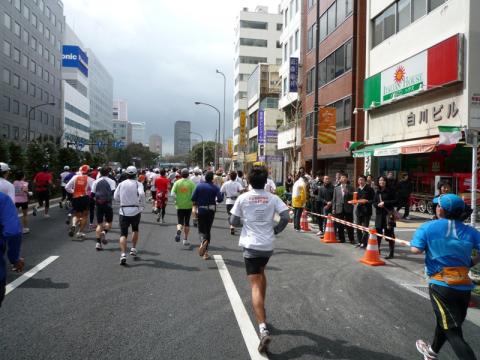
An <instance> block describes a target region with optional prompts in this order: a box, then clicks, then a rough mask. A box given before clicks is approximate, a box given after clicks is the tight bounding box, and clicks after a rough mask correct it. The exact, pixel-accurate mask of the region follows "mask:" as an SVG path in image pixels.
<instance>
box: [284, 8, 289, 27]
mask: <svg viewBox="0 0 480 360" xmlns="http://www.w3.org/2000/svg"><path fill="white" fill-rule="evenodd" d="M284 15H285V17H284V20H283V23H284V24H285V27H287V25H288V9H285V14H284Z"/></svg>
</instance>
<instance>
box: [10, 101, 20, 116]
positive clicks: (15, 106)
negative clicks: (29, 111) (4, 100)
mask: <svg viewBox="0 0 480 360" xmlns="http://www.w3.org/2000/svg"><path fill="white" fill-rule="evenodd" d="M12 112H13V113H14V114H15V115H19V114H20V103H19V102H18V100H13V101H12Z"/></svg>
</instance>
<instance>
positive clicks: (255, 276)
mask: <svg viewBox="0 0 480 360" xmlns="http://www.w3.org/2000/svg"><path fill="white" fill-rule="evenodd" d="M267 177H268V171H267V169H266V168H265V167H264V166H254V167H253V168H252V170H251V171H250V173H249V176H248V181H249V182H250V185H251V186H252V188H253V189H252V191H249V192H247V193H245V194H242V195H240V196H239V198H238V199H237V201H236V202H235V205H234V206H233V209H232V216H231V217H230V224H232V225H235V226H240V224H241V219H243V228H242V234H241V235H240V241H239V245H240V246H241V247H243V257H244V259H245V267H246V270H247V275H248V280H249V281H250V286H251V290H252V304H253V309H254V312H255V317H256V319H257V322H258V324H259V330H260V344H259V345H258V351H259V352H261V353H264V352H266V351H267V350H268V345H269V344H270V342H271V340H272V339H271V336H270V333H269V331H268V329H267V324H266V314H265V293H266V290H267V279H266V276H265V266H266V265H267V263H268V260H269V259H270V256H272V254H273V249H274V245H273V243H274V241H275V235H276V234H278V233H280V232H281V231H283V229H285V227H286V226H287V224H288V218H289V216H288V207H287V205H285V204H284V203H283V201H282V200H281V199H280V198H279V197H278V196H276V195H273V194H271V193H269V192H267V191H265V190H264V188H265V184H266V183H267ZM276 213H277V214H279V215H280V222H279V223H278V224H276V223H275V221H274V216H275V214H276Z"/></svg>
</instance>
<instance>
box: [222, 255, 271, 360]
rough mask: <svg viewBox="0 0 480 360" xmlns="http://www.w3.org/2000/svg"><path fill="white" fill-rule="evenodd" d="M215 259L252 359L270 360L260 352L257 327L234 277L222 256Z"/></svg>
mask: <svg viewBox="0 0 480 360" xmlns="http://www.w3.org/2000/svg"><path fill="white" fill-rule="evenodd" d="M213 258H214V259H215V263H216V264H217V267H218V271H219V273H220V277H221V278H222V281H223V285H224V286H225V290H226V291H227V295H228V299H229V300H230V304H231V305H232V309H233V313H234V314H235V318H236V319H237V323H238V326H239V328H240V331H241V332H242V336H243V340H244V341H245V345H247V349H248V353H249V354H250V358H251V359H252V360H257V359H261V360H264V359H268V357H266V356H265V355H263V354H260V353H259V352H258V344H259V341H260V340H259V338H258V335H257V332H256V331H255V327H254V326H253V324H252V321H251V320H250V317H249V316H248V313H247V310H246V309H245V306H244V305H243V302H242V299H241V298H240V295H239V294H238V291H237V288H236V287H235V284H234V282H233V280H232V277H231V276H230V273H229V272H228V269H227V266H226V265H225V262H224V261H223V258H222V255H213Z"/></svg>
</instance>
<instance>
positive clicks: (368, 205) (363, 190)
mask: <svg viewBox="0 0 480 360" xmlns="http://www.w3.org/2000/svg"><path fill="white" fill-rule="evenodd" d="M374 197H375V191H373V189H372V188H371V187H370V186H369V185H368V184H367V178H366V177H365V175H360V176H359V177H358V188H357V200H358V204H357V209H356V215H357V225H360V226H364V227H366V228H369V227H370V219H371V218H372V204H373V199H374ZM357 242H358V244H357V246H359V247H361V248H362V249H365V248H366V247H367V243H368V232H366V231H362V230H360V229H357Z"/></svg>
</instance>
